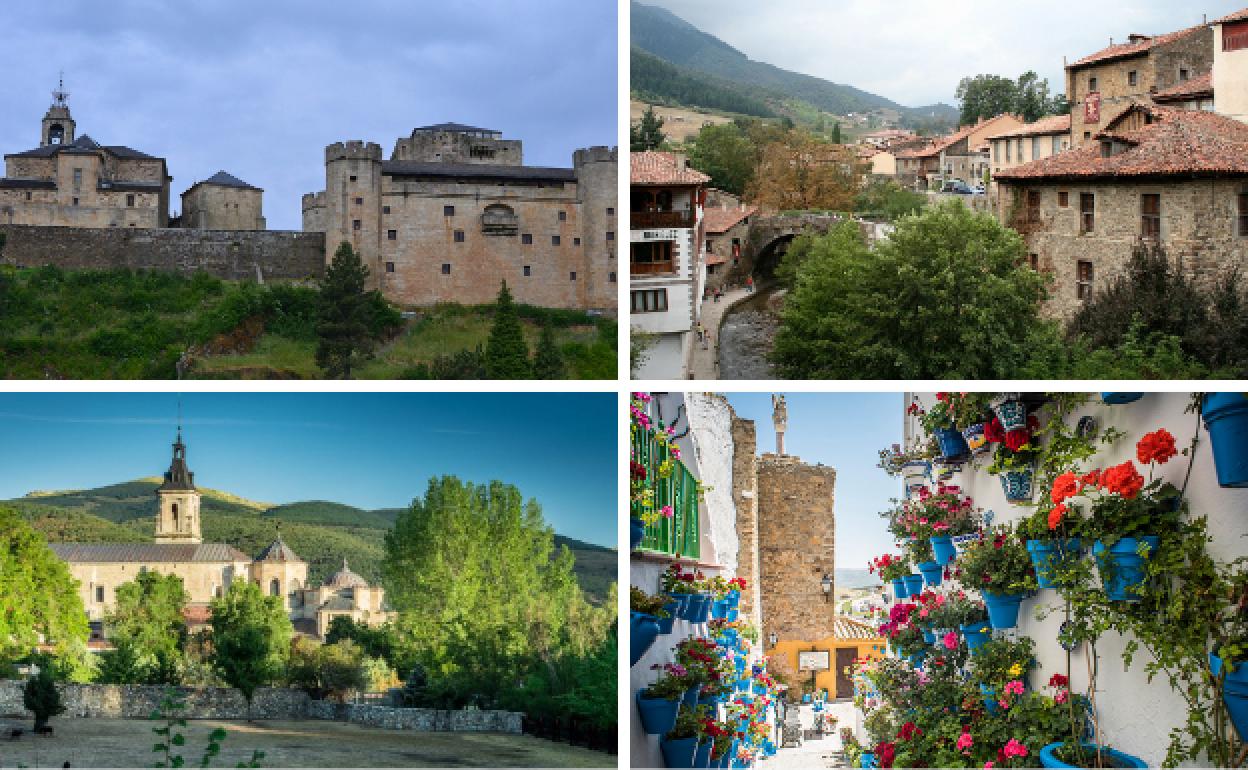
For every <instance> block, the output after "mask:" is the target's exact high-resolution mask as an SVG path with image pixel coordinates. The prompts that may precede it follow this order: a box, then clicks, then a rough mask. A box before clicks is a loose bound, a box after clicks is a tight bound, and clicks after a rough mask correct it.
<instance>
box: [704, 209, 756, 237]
mask: <svg viewBox="0 0 1248 770" xmlns="http://www.w3.org/2000/svg"><path fill="white" fill-rule="evenodd" d="M757 211H758V206H746V207H745V208H741V207H735V208H722V207H719V208H714V207H711V206H707V208H706V211H705V212H704V214H703V221H704V222H706V231H707V232H708V233H726V232H728V231H729V230H731V229H732V227H733V225H735V224H737V223H738V222H740V221H741V220H742V219H745V218H746V217H751V216H754V214H755V213H757Z"/></svg>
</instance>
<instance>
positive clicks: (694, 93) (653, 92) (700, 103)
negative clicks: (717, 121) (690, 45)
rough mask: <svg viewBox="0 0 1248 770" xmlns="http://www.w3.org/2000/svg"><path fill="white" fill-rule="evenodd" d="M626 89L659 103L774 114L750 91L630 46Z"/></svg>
mask: <svg viewBox="0 0 1248 770" xmlns="http://www.w3.org/2000/svg"><path fill="white" fill-rule="evenodd" d="M629 73H630V82H629V87H630V88H631V89H632V92H633V93H634V94H635V95H636V96H637V98H638V99H641V100H642V101H647V102H655V103H659V104H678V105H683V106H690V107H704V108H706V109H710V110H719V111H722V112H733V113H738V114H741V115H753V116H755V117H760V118H774V117H776V113H775V111H774V110H772V109H771V108H770V107H768V106H767V103H766V102H764V101H763V100H762V99H760V98H758V97H757V95H755V94H751V93H749V91H750V90H756V89H747V88H743V87H741V86H738V85H735V84H733V83H730V82H728V81H726V80H719V79H718V78H713V77H711V76H709V75H704V74H702V73H700V72H695V71H693V70H690V69H685V68H684V67H678V66H676V65H675V64H672V63H671V62H669V61H664V60H663V59H660V58H659V57H657V56H654V55H652V54H649V53H647V52H645V51H643V50H641V49H640V48H637V47H634V48H633V50H632V53H631V54H630V55H629Z"/></svg>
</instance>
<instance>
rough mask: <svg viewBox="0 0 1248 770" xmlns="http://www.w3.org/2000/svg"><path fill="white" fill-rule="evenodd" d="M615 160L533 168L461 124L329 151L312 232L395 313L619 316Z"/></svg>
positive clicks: (309, 199) (493, 135) (593, 152)
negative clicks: (511, 302) (364, 276)
mask: <svg viewBox="0 0 1248 770" xmlns="http://www.w3.org/2000/svg"><path fill="white" fill-rule="evenodd" d="M616 161H617V153H616V150H615V149H614V148H607V147H591V148H589V149H582V150H577V151H576V152H575V154H574V155H573V167H572V168H544V167H537V166H526V165H524V162H523V147H522V143H521V142H520V141H518V140H515V139H504V138H503V136H502V134H501V132H499V131H495V130H492V129H485V128H476V127H473V126H465V125H460V124H457V123H442V124H439V125H433V126H424V127H421V128H417V129H415V130H414V131H412V134H411V136H409V137H404V138H400V139H399V140H398V141H396V142H395V146H394V151H393V152H392V153H391V156H390V159H389V160H383V159H382V152H381V147H380V146H379V145H377V144H375V143H372V142H369V143H364V142H362V141H349V142H339V143H336V144H331V145H329V146H328V147H327V148H326V149H325V190H324V191H322V192H317V193H311V194H308V195H305V196H303V229H304V231H305V232H323V233H325V249H326V260H327V261H328V260H330V259H332V257H333V253H334V251H336V250H337V249H338V247H339V245H340V244H341V243H343V242H344V241H345V242H347V243H350V244H351V245H352V247H353V248H354V249H355V250H356V252H357V253H359V254H360V256H361V258H362V259H363V261H364V264H365V266H367V267H368V269H369V271H370V275H371V277H372V280H373V283H374V285H375V286H377V287H378V288H380V289H381V292H382V294H383V295H384V296H385V297H386V298H387V299H389V300H390V301H391V302H395V303H397V304H400V305H431V304H434V303H437V302H462V303H466V304H481V303H488V302H493V301H494V298H495V296H496V295H497V293H498V288H499V284H500V283H501V282H502V281H504V280H505V281H506V282H507V285H508V287H509V288H510V289H511V291H512V294H513V295H514V296H515V298H516V300H517V301H518V302H524V303H529V304H533V305H542V306H545V307H568V308H583V309H599V310H605V311H608V312H612V313H614V308H615V307H616V281H617V280H618V278H617V274H618V267H617V264H616V250H617V241H616V233H617V231H618V228H617V221H618V220H617V214H616V199H617V189H616V178H617V169H616Z"/></svg>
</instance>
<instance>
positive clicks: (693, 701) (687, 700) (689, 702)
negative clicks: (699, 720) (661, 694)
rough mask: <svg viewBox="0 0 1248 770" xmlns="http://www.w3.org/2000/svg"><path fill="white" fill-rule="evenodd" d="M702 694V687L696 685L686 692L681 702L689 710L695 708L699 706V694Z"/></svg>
mask: <svg viewBox="0 0 1248 770" xmlns="http://www.w3.org/2000/svg"><path fill="white" fill-rule="evenodd" d="M701 692H702V685H700V684H695V685H694V686H693V687H690V688H689V689H688V690H685V696H684V697H683V698H681V699H680V702H681V703H682V704H684V705H686V706H688V707H689V708H693V707H694V706H696V705H698V694H699V693H701Z"/></svg>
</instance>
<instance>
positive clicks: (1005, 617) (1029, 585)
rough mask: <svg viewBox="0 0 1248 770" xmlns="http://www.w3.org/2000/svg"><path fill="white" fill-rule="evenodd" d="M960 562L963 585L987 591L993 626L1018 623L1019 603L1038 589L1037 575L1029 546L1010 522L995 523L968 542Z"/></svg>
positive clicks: (985, 596) (985, 592)
mask: <svg viewBox="0 0 1248 770" xmlns="http://www.w3.org/2000/svg"><path fill="white" fill-rule="evenodd" d="M957 565H958V569H959V571H960V574H961V578H962V583H963V585H966V586H967V587H970V588H975V589H978V590H979V592H980V593H981V594H982V595H983V597H984V604H985V605H987V608H988V621H989V622H990V623H991V624H992V627H993V628H998V629H999V628H1014V627H1015V626H1016V625H1018V610H1019V605H1020V603H1021V602H1022V600H1023V599H1024V597H1026V595H1027V594H1028V593H1030V592H1031V591H1034V590H1035V589H1036V576H1035V569H1034V568H1033V567H1032V566H1031V559H1030V558H1028V556H1027V550H1026V548H1024V547H1023V544H1022V542H1021V541H1020V540H1019V539H1018V536H1017V535H1016V534H1015V533H1014V531H1013V530H1012V529H1011V528H1010V527H1009V526H1008V525H999V526H997V527H994V528H993V529H992V530H990V531H989V532H987V533H985V537H984V539H983V540H981V541H980V542H978V543H973V544H971V545H970V546H968V547H967V549H966V550H965V551H963V552H962V555H961V556H959V557H958V561H957Z"/></svg>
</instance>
